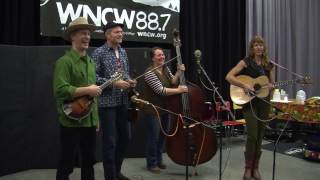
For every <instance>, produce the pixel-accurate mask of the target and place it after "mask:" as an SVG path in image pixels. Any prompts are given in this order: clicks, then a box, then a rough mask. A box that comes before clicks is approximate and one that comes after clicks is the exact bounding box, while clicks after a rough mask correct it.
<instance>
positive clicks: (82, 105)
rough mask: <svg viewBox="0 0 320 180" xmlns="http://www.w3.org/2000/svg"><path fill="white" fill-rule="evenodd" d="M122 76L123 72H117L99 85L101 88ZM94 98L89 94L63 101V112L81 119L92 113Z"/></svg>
mask: <svg viewBox="0 0 320 180" xmlns="http://www.w3.org/2000/svg"><path fill="white" fill-rule="evenodd" d="M121 78H122V74H121V73H119V72H115V73H114V74H113V75H112V76H111V78H110V79H109V80H108V81H106V82H104V83H103V84H102V85H100V86H99V87H100V88H101V90H103V89H105V88H106V87H108V86H110V85H111V84H112V83H113V82H115V81H118V80H120V79H121ZM93 101H94V98H93V97H92V96H89V95H84V96H79V97H76V98H74V99H72V100H69V101H65V102H64V103H63V107H62V109H63V112H64V114H65V115H66V116H67V117H68V118H70V119H73V120H77V121H80V120H82V119H83V118H85V117H87V116H88V115H89V114H90V111H91V106H92V104H93Z"/></svg>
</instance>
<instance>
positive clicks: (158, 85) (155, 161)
mask: <svg viewBox="0 0 320 180" xmlns="http://www.w3.org/2000/svg"><path fill="white" fill-rule="evenodd" d="M150 56H151V58H152V65H151V66H150V67H149V68H147V70H146V72H147V73H146V74H145V76H144V81H145V84H146V86H145V88H144V92H143V93H141V96H142V98H143V99H145V100H147V101H149V102H150V103H152V104H154V105H157V106H159V107H162V108H166V96H170V95H175V94H181V93H184V92H188V88H187V87H186V86H178V87H173V86H174V85H177V84H178V81H179V77H180V76H181V74H182V72H183V71H184V70H185V67H184V65H183V64H180V65H177V72H176V73H175V75H173V74H172V73H171V71H170V70H169V68H168V67H167V66H165V65H164V62H165V55H164V53H163V50H162V49H161V48H159V47H154V48H152V49H151V51H150ZM155 67H159V68H157V69H155V70H154V71H150V70H151V69H154V68H155ZM148 71H149V72H148ZM141 109H142V110H144V111H145V112H146V113H147V115H146V118H145V119H146V126H147V128H146V129H147V134H148V136H147V151H146V152H147V155H146V158H147V169H148V170H149V171H151V172H152V173H160V169H165V168H166V166H165V164H164V163H163V162H162V151H163V147H164V140H165V137H164V135H163V134H162V133H161V132H160V125H159V122H158V117H157V115H156V113H155V111H154V109H153V108H152V107H151V106H142V107H141ZM159 113H160V119H161V121H160V122H161V125H162V127H163V128H164V130H165V131H166V132H168V130H169V125H170V124H169V115H168V114H167V113H165V112H162V111H160V112H159Z"/></svg>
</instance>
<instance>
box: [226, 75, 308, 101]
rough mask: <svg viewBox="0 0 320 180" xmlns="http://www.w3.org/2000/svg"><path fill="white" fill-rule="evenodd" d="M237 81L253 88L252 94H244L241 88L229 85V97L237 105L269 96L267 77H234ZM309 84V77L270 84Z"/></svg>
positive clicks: (276, 85) (277, 85)
mask: <svg viewBox="0 0 320 180" xmlns="http://www.w3.org/2000/svg"><path fill="white" fill-rule="evenodd" d="M236 78H237V80H238V81H240V82H242V83H244V84H248V85H251V86H252V87H253V88H254V91H253V92H246V91H245V90H244V89H243V88H242V87H239V86H235V85H230V97H231V100H232V101H233V102H234V103H235V104H238V105H244V104H246V103H248V102H250V101H251V100H252V99H253V98H255V97H259V98H265V97H267V96H268V95H269V93H270V89H269V79H268V77H267V76H259V77H257V78H252V77H250V76H247V75H239V76H237V77H236ZM294 83H299V84H310V83H311V82H310V77H304V78H301V79H295V80H288V81H281V82H276V83H272V85H273V87H279V86H284V85H289V84H294Z"/></svg>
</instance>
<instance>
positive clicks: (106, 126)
mask: <svg viewBox="0 0 320 180" xmlns="http://www.w3.org/2000/svg"><path fill="white" fill-rule="evenodd" d="M99 117H100V124H101V129H102V150H103V152H102V154H103V168H104V176H105V180H116V179H117V177H118V176H119V174H120V171H121V165H122V162H123V159H124V156H125V152H126V148H127V145H128V143H129V140H130V131H129V122H128V106H127V105H121V106H116V107H106V108H99Z"/></svg>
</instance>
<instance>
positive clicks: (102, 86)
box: [100, 79, 113, 90]
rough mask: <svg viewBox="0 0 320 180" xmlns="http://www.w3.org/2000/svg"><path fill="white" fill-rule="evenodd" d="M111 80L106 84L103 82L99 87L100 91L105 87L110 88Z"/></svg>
mask: <svg viewBox="0 0 320 180" xmlns="http://www.w3.org/2000/svg"><path fill="white" fill-rule="evenodd" d="M112 82H113V80H112V79H110V80H108V81H106V82H104V83H103V84H101V85H100V88H101V90H104V89H105V88H106V87H108V86H110V85H111V84H112Z"/></svg>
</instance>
